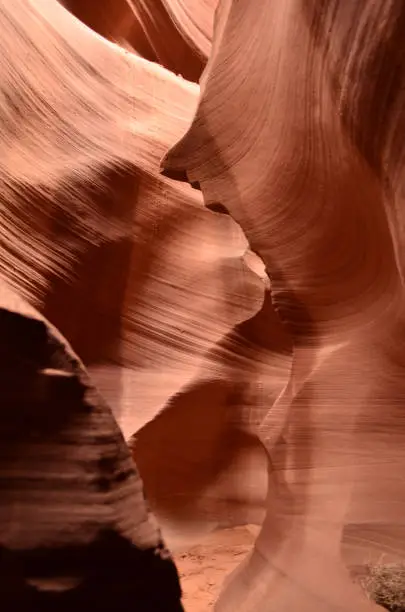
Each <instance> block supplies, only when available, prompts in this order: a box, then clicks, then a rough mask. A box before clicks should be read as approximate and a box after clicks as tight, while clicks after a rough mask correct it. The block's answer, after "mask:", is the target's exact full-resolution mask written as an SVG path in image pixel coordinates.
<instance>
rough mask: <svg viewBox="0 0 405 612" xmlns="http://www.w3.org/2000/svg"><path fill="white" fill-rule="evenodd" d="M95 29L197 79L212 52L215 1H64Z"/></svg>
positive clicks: (145, 55) (174, 69) (147, 57)
mask: <svg viewBox="0 0 405 612" xmlns="http://www.w3.org/2000/svg"><path fill="white" fill-rule="evenodd" d="M64 4H65V6H66V7H67V8H68V9H69V10H71V11H72V13H73V14H74V15H76V16H77V17H78V18H79V19H81V20H82V21H83V22H84V23H86V24H87V25H88V26H90V27H91V28H92V29H93V30H95V31H96V32H98V33H99V34H101V35H102V36H105V37H106V38H108V39H110V40H113V41H117V42H121V43H123V44H124V46H127V45H129V46H130V47H131V49H133V50H134V51H136V52H138V53H139V54H140V55H142V56H143V57H145V58H146V59H149V60H151V61H154V62H158V63H160V64H161V65H162V66H165V67H166V68H168V69H169V70H172V71H173V72H175V73H178V74H181V75H182V76H183V77H184V78H186V79H189V80H192V81H198V79H199V77H200V74H201V72H202V70H203V68H204V66H205V64H206V62H207V59H208V56H209V54H210V51H211V40H212V29H213V17H214V9H215V7H216V4H217V0H200V1H199V2H195V1H194V0H104V1H103V2H102V3H100V2H98V1H97V0H84V2H83V0H65V2H64Z"/></svg>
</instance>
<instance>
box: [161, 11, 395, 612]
mask: <svg viewBox="0 0 405 612" xmlns="http://www.w3.org/2000/svg"><path fill="white" fill-rule="evenodd" d="M404 19H405V12H404V7H403V5H402V4H401V3H400V2H397V1H395V0H393V1H392V2H367V1H364V2H358V3H352V4H351V3H346V2H339V1H337V0H329V1H328V0H327V1H326V2H323V3H315V2H305V1H302V2H300V1H296V0H291V1H287V2H284V3H282V5H281V4H280V3H274V2H271V1H268V2H263V3H262V5H261V10H260V18H258V13H257V7H256V6H255V5H254V4H253V3H250V2H248V1H246V2H244V1H243V0H242V1H241V2H239V1H237V0H234V1H232V0H223V1H221V2H220V4H219V7H218V10H217V15H216V23H215V30H214V31H215V36H214V41H213V49H212V53H211V56H210V59H209V62H208V65H207V68H206V70H205V72H204V76H203V80H202V90H201V94H200V99H199V105H198V108H197V111H196V114H195V117H194V119H193V122H192V123H191V124H190V127H189V129H188V130H187V132H186V133H185V135H184V136H183V137H182V139H180V140H179V142H178V143H177V144H176V146H175V147H173V148H172V149H171V150H170V152H169V153H168V154H167V155H166V156H165V158H164V160H163V164H162V166H163V169H164V173H165V175H166V176H172V177H173V178H176V177H184V178H186V179H187V180H189V181H190V182H191V183H192V184H198V185H199V187H200V189H201V191H202V193H203V196H204V201H205V203H206V205H207V206H209V207H212V206H214V207H216V208H217V209H218V208H221V209H222V210H224V211H227V212H228V213H229V214H230V215H231V216H232V217H233V218H234V219H235V220H236V222H237V223H238V224H239V225H240V227H241V228H242V229H243V230H244V232H245V235H246V237H247V239H248V241H249V244H250V247H251V249H252V250H253V251H254V252H256V253H257V254H258V255H259V256H260V257H261V258H262V260H263V262H264V264H265V267H266V270H267V273H268V275H269V277H270V282H271V295H272V302H273V304H274V307H275V308H276V310H277V313H278V315H279V317H280V320H281V321H282V322H283V324H284V325H285V329H286V330H287V331H288V332H289V334H290V338H291V341H292V362H291V363H292V365H291V371H290V374H289V378H288V381H287V383H286V384H285V386H284V387H283V388H282V389H281V390H280V394H279V396H278V397H277V399H276V401H275V402H274V403H273V405H272V406H270V405H269V406H268V408H269V410H268V411H267V413H263V420H262V422H261V423H260V425H259V427H258V434H259V437H260V439H261V440H262V442H263V444H264V446H265V448H266V451H267V454H268V458H269V462H270V465H271V466H272V471H271V470H270V471H271V473H269V489H268V495H267V502H266V505H267V508H266V512H267V513H266V518H265V520H264V523H263V528H262V531H261V533H260V535H259V537H258V539H257V541H256V545H255V550H254V553H253V555H252V556H251V557H250V558H248V559H247V560H246V562H244V564H243V565H242V566H241V567H240V568H239V569H238V570H237V571H236V573H235V575H234V576H233V577H232V578H231V579H230V581H228V583H227V584H226V585H225V587H224V590H223V593H222V596H221V597H220V599H219V602H218V604H217V609H218V610H220V611H225V610H252V611H253V610H263V611H267V610H268V611H270V612H271V611H273V610H278V611H280V610H282V611H287V610H291V609H299V610H305V611H307V610H308V611H309V610H314V609H316V610H325V611H332V610H353V612H354V611H355V610H370V611H371V610H372V609H374V608H375V606H374V604H372V603H370V602H368V601H367V600H366V599H365V597H364V596H363V595H362V593H361V592H360V590H359V589H358V588H356V587H355V586H354V585H353V584H352V582H351V581H350V579H349V574H348V572H347V564H351V563H354V562H355V563H358V562H359V558H360V557H361V554H355V549H356V546H355V545H354V543H353V529H352V530H347V529H345V526H346V525H348V524H352V525H354V526H355V529H358V530H359V532H362V531H363V533H367V531H364V528H365V527H366V526H367V525H374V526H375V528H374V529H369V533H370V534H373V538H374V539H376V540H377V542H378V539H379V536H378V531H379V527H380V532H381V537H380V541H381V542H383V541H384V537H385V536H384V535H383V534H384V531H385V532H387V530H386V526H387V525H391V534H392V533H393V532H394V531H395V529H396V530H397V531H396V533H397V534H398V542H397V543H396V553H399V554H403V546H404V542H403V541H402V539H401V538H403V527H402V524H403V512H404V503H405V495H404V493H405V490H404V486H403V482H402V473H403V469H404V466H405V452H404V436H405V430H404V419H403V416H402V405H403V397H404V391H405V389H404V387H403V382H402V379H403V367H404V365H403V364H404V358H403V355H402V349H401V339H402V338H403V306H404V295H403V281H402V279H403V256H402V243H403V230H402V227H403V220H402V217H403V212H402V190H403V189H402V182H403V179H402V158H403V130H402V121H403V118H402V115H403V113H402V108H403V98H402V92H403V80H404V78H405V72H404V67H403V54H404V50H405V49H404V45H405V41H404V38H403V36H401V35H400V34H399V32H402V31H403V23H404ZM266 333H269V328H267V329H263V334H266ZM350 533H351V538H349V541H348V540H347V536H348V534H350ZM345 534H346V535H345ZM363 537H364V536H363ZM345 538H346V542H347V546H346V547H345V550H344V549H343V548H342V542H343V543H344V541H345ZM360 539H361V538H360V537H359V541H360ZM370 546H371V548H373V547H374V544H371V543H370ZM356 550H357V553H358V552H359V550H360V548H357V549H356ZM365 556H367V555H365ZM363 561H364V556H363ZM320 576H322V578H321V580H320Z"/></svg>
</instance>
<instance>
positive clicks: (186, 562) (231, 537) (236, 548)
mask: <svg viewBox="0 0 405 612" xmlns="http://www.w3.org/2000/svg"><path fill="white" fill-rule="evenodd" d="M257 530H258V528H257V527H255V526H253V525H252V526H251V525H247V526H243V527H236V528H234V529H225V530H221V531H216V532H214V533H212V534H211V535H209V536H208V537H206V538H204V539H203V540H202V541H201V543H200V544H198V545H196V546H193V547H192V548H189V549H187V550H184V551H182V550H179V551H177V552H176V553H175V554H174V558H175V561H176V564H177V568H178V570H179V573H180V579H181V584H182V588H183V604H184V608H185V610H186V612H206V610H210V609H212V608H213V607H214V602H215V601H216V599H217V597H218V595H219V592H220V590H221V586H222V583H223V581H224V579H225V578H226V576H227V575H228V574H229V573H230V572H231V571H232V570H233V569H235V567H236V566H237V565H239V563H240V562H241V561H242V560H243V558H244V557H245V556H246V555H247V554H249V552H250V550H251V548H252V545H253V542H254V540H255V534H256V533H257Z"/></svg>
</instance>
